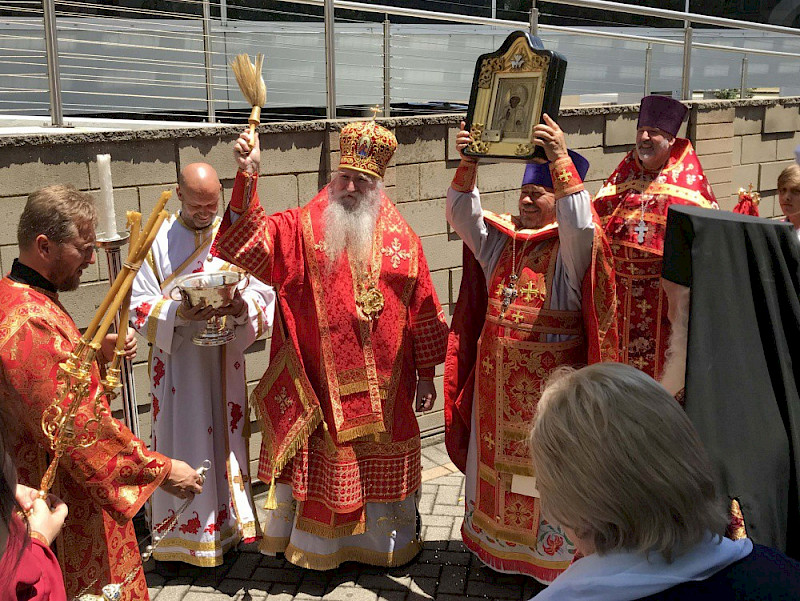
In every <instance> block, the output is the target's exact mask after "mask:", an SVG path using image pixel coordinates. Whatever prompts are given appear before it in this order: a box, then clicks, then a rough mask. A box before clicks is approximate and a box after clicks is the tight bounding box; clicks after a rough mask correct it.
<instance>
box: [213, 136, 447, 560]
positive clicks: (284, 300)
mask: <svg viewBox="0 0 800 601" xmlns="http://www.w3.org/2000/svg"><path fill="white" fill-rule="evenodd" d="M340 143H341V161H340V164H339V169H338V171H337V172H336V173H335V174H334V176H333V178H332V180H331V183H330V184H329V185H328V186H326V187H325V188H324V189H323V190H322V191H321V192H320V193H319V194H318V195H317V196H316V197H315V198H314V199H312V200H311V202H309V203H308V204H307V205H305V206H304V207H301V208H297V209H290V210H288V211H284V212H281V213H276V214H274V215H268V214H267V212H266V211H265V210H264V209H263V208H262V207H261V205H260V204H259V202H258V197H257V195H255V189H256V179H257V171H258V160H259V158H260V153H259V150H258V146H257V142H256V143H255V144H256V146H255V148H251V146H250V139H249V136H248V135H246V134H243V135H242V136H241V137H240V138H239V140H238V142H237V147H236V154H237V159H238V161H239V165H240V171H239V172H238V173H237V175H236V182H235V185H234V191H233V196H232V199H231V204H230V207H229V210H228V211H227V212H226V214H225V216H224V220H223V224H222V226H221V228H220V231H219V233H218V235H217V238H216V241H215V243H214V247H213V249H212V253H215V254H217V255H218V256H219V257H221V258H223V259H225V260H227V261H230V262H231V263H234V264H236V265H238V266H240V267H242V268H244V269H246V270H248V271H250V272H251V273H252V274H253V275H254V276H255V277H257V278H258V279H260V280H262V281H264V282H267V283H269V284H272V285H273V286H274V287H275V289H276V291H277V294H278V308H279V311H278V314H279V315H278V316H277V318H276V322H277V323H276V327H275V331H274V333H273V340H272V347H271V352H270V355H271V357H270V366H269V369H268V370H267V372H266V373H265V374H264V377H263V378H262V379H261V382H260V383H259V385H258V387H257V388H256V389H255V391H254V394H253V401H254V404H255V405H256V407H257V408H258V411H259V417H260V424H261V432H262V435H263V443H262V447H261V456H260V461H259V470H258V475H259V478H261V479H262V480H263V481H265V482H269V483H270V484H271V486H270V493H269V498H268V508H269V509H270V511H269V512H268V518H267V521H266V523H265V525H264V538H263V540H262V546H261V549H262V551H263V552H266V553H275V552H284V553H285V554H286V558H287V559H288V560H289V561H291V562H292V563H295V564H297V565H300V566H303V567H307V568H312V569H331V568H334V567H336V566H338V565H339V564H340V563H342V562H343V561H347V560H354V561H359V562H362V563H368V564H373V565H381V566H393V565H400V564H403V563H406V562H408V561H409V560H410V559H412V558H413V557H414V556H415V555H416V554H417V553H418V552H419V551H420V549H421V544H420V541H419V539H418V536H417V528H418V523H417V512H416V503H415V496H416V492H417V490H418V489H419V487H420V438H419V427H418V425H417V420H416V418H415V416H414V407H413V401H414V398H415V396H416V400H417V409H418V410H428V409H430V408H431V407H432V404H433V400H434V398H435V391H434V388H433V382H432V380H433V375H434V367H435V366H436V365H437V364H438V363H441V362H443V361H444V355H445V349H446V344H447V324H446V322H445V320H444V315H443V312H442V308H441V306H440V304H439V301H438V299H437V297H436V292H435V290H434V287H433V284H432V281H431V277H430V273H429V271H428V265H427V263H426V261H425V256H424V255H423V253H422V245H421V243H420V240H419V238H418V237H417V235H416V234H415V233H414V232H413V231H412V230H411V228H410V227H409V225H408V224H407V223H406V221H405V220H404V219H403V217H402V216H401V215H400V213H399V212H398V210H397V208H396V207H395V206H394V205H393V204H392V203H391V201H390V200H389V199H388V197H387V196H386V195H385V194H384V192H383V187H382V177H383V174H384V171H385V169H386V165H387V163H388V162H389V160H390V158H391V156H392V154H393V152H394V149H395V148H396V145H397V141H396V140H395V138H394V135H393V134H392V133H391V132H389V131H388V130H386V129H384V128H383V127H381V126H379V125H377V124H376V123H375V122H374V121H371V122H367V123H354V124H350V125H348V126H346V127H345V128H343V129H342V131H341V134H340ZM251 197H252V200H251Z"/></svg>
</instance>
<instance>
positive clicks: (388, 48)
mask: <svg viewBox="0 0 800 601" xmlns="http://www.w3.org/2000/svg"><path fill="white" fill-rule="evenodd" d="M391 28H392V23H391V21H389V15H386V18H385V19H384V20H383V116H384V117H391V116H392V65H391V57H392V38H391V35H392V29H391Z"/></svg>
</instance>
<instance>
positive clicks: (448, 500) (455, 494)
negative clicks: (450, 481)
mask: <svg viewBox="0 0 800 601" xmlns="http://www.w3.org/2000/svg"><path fill="white" fill-rule="evenodd" d="M460 496H461V490H460V489H459V488H458V487H457V486H440V487H439V490H438V491H437V492H436V504H437V505H439V504H444V505H458V504H459V502H458V498H459V497H460ZM434 511H435V509H434Z"/></svg>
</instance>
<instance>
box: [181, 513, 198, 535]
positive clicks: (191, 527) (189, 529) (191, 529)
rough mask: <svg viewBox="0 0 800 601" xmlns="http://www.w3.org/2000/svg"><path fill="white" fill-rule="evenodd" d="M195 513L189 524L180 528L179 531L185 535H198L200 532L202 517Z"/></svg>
mask: <svg viewBox="0 0 800 601" xmlns="http://www.w3.org/2000/svg"><path fill="white" fill-rule="evenodd" d="M193 513H194V517H193V518H191V519H190V520H189V521H188V522H186V523H185V524H181V525H180V526H179V527H178V530H180V531H181V532H183V533H184V534H190V533H191V534H197V533H198V532H199V531H200V526H202V524H201V523H200V516H199V515H198V514H197V512H196V511H195V512H193Z"/></svg>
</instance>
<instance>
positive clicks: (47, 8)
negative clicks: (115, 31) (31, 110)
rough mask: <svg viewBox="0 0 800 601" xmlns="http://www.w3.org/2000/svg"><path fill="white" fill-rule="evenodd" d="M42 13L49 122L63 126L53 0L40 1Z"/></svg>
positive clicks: (54, 125)
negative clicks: (48, 92) (48, 94)
mask: <svg viewBox="0 0 800 601" xmlns="http://www.w3.org/2000/svg"><path fill="white" fill-rule="evenodd" d="M42 14H43V15H44V44H45V49H46V52H47V81H48V84H49V88H50V123H51V125H53V127H63V126H64V110H63V107H62V106H61V68H60V67H59V65H58V29H57V27H56V7H55V1H54V0H43V1H42Z"/></svg>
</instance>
